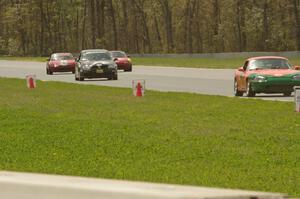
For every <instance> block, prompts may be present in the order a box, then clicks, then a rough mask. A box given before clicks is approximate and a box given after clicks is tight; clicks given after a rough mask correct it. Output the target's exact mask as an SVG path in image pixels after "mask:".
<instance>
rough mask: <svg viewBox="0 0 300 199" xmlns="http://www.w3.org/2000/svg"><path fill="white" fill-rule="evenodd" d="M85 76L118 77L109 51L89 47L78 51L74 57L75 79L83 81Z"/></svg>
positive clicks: (114, 78)
mask: <svg viewBox="0 0 300 199" xmlns="http://www.w3.org/2000/svg"><path fill="white" fill-rule="evenodd" d="M85 78H107V79H109V80H117V79H118V70H117V64H116V63H115V62H114V60H113V58H112V57H111V54H110V53H109V51H107V50H104V49H90V50H83V51H81V52H80V54H79V57H78V58H77V59H76V65H75V80H79V81H83V80H84V79H85Z"/></svg>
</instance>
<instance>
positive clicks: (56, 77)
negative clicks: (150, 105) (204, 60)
mask: <svg viewBox="0 0 300 199" xmlns="http://www.w3.org/2000/svg"><path fill="white" fill-rule="evenodd" d="M45 68H46V63H42V62H22V61H5V60H0V77H14V78H23V79H25V77H26V75H29V74H34V75H36V77H37V79H39V80H44V81H61V82H71V83H78V84H93V85H101V86H113V87H127V88H131V87H132V80H138V79H143V80H145V81H146V92H147V90H157V91H165V92H167V91H175V92H191V93H200V94H208V95H221V96H230V97H233V77H234V70H233V69H196V68H176V67H158V66H133V71H132V72H123V71H119V72H118V75H119V79H118V80H110V81H108V80H106V79H85V81H83V82H79V81H75V79H74V74H72V73H54V74H53V75H46V69H45ZM24 85H25V84H24ZM242 98H246V97H242ZM255 98H258V99H264V100H279V101H294V98H293V96H292V97H284V96H283V95H282V94H276V95H275V94H274V95H273V94H272V95H265V94H260V95H258V96H256V97H255Z"/></svg>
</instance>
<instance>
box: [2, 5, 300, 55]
mask: <svg viewBox="0 0 300 199" xmlns="http://www.w3.org/2000/svg"><path fill="white" fill-rule="evenodd" d="M299 12H300V2H299V0H285V1H282V0H0V54H10V55H49V54H50V53H52V52H62V51H71V52H78V51H80V50H81V49H86V48H105V49H122V50H125V51H127V52H129V53H212V52H239V51H289V50H300V13H299Z"/></svg>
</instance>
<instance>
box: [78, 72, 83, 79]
mask: <svg viewBox="0 0 300 199" xmlns="http://www.w3.org/2000/svg"><path fill="white" fill-rule="evenodd" d="M77 72H78V73H77V74H78V76H77V79H78V80H79V81H84V77H83V76H81V74H80V72H79V71H77Z"/></svg>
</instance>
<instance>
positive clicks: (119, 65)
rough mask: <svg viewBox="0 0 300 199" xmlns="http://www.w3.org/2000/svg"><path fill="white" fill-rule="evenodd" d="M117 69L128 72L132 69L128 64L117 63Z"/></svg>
mask: <svg viewBox="0 0 300 199" xmlns="http://www.w3.org/2000/svg"><path fill="white" fill-rule="evenodd" d="M117 65H118V69H123V70H129V69H130V68H131V67H132V64H131V63H130V62H117Z"/></svg>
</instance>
